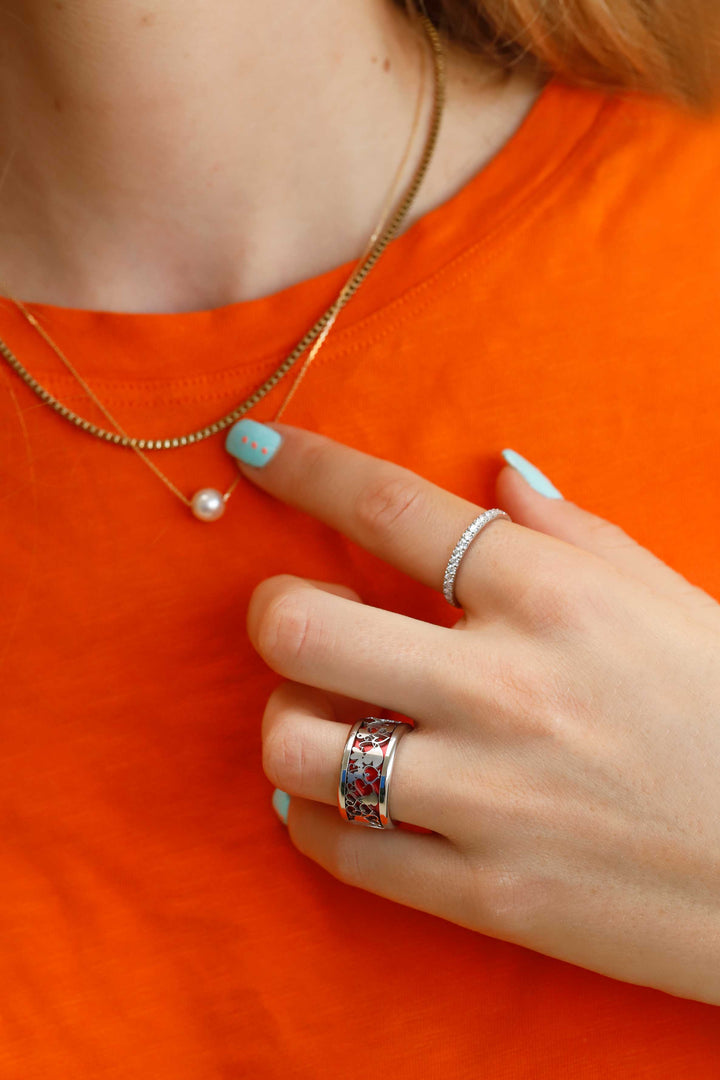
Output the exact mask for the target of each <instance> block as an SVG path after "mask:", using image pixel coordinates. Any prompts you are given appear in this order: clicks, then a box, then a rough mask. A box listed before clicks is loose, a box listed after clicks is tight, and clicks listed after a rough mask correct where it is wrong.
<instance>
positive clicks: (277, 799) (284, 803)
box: [272, 788, 290, 825]
mask: <svg viewBox="0 0 720 1080" xmlns="http://www.w3.org/2000/svg"><path fill="white" fill-rule="evenodd" d="M272 804H273V809H274V811H275V813H276V814H277V816H278V817H279V818H280V820H281V821H282V823H283V825H287V816H288V807H289V805H290V796H289V795H288V793H287V791H281V790H280V788H275V790H274V791H273V796H272Z"/></svg>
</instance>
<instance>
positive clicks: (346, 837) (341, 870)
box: [328, 825, 367, 886]
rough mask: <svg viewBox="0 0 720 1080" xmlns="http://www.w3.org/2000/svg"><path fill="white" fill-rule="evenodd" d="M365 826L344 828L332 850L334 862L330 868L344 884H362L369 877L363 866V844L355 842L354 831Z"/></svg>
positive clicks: (334, 875)
mask: <svg viewBox="0 0 720 1080" xmlns="http://www.w3.org/2000/svg"><path fill="white" fill-rule="evenodd" d="M365 827H366V826H363V825H352V826H350V828H349V829H347V830H342V831H341V832H340V834H339V835H338V838H337V842H336V843H335V846H334V849H333V852H332V864H331V866H330V867H329V868H328V869H329V870H330V872H331V874H332V875H333V877H336V878H337V879H338V881H341V882H342V883H343V885H355V886H361V885H362V883H363V881H364V880H365V879H366V877H367V874H366V873H365V872H364V868H363V860H362V855H361V845H359V844H357V843H354V842H353V841H355V839H356V837H355V836H354V834H353V832H352V830H353V829H362V828H365Z"/></svg>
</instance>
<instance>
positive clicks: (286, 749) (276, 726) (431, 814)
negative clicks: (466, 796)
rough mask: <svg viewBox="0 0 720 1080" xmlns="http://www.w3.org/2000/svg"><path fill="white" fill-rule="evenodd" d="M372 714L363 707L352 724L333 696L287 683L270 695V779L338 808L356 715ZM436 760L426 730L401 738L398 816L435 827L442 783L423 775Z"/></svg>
mask: <svg viewBox="0 0 720 1080" xmlns="http://www.w3.org/2000/svg"><path fill="white" fill-rule="evenodd" d="M368 715H373V713H368V712H367V711H365V710H361V711H358V712H357V714H356V715H355V716H354V717H353V718H352V721H351V722H350V723H349V724H348V723H339V722H337V719H336V716H335V714H334V709H333V706H332V704H331V702H330V700H329V699H328V697H327V696H326V695H325V694H323V693H322V692H321V691H318V690H315V689H313V688H312V687H308V686H302V685H300V684H298V683H292V682H286V683H282V684H281V685H280V686H279V687H278V688H277V689H276V690H274V691H273V693H272V694H271V695H270V698H269V699H268V703H267V706H266V708H265V713H264V715H263V722H262V739H263V769H264V772H265V775H266V776H267V778H268V780H270V782H271V783H272V784H274V785H275V787H278V788H280V790H281V791H285V792H287V794H288V795H290V796H293V797H295V796H299V797H301V798H303V799H312V800H314V801H316V802H322V803H325V804H326V805H328V806H335V807H336V808H337V806H338V785H339V781H340V767H341V762H342V756H343V750H344V749H345V744H346V742H347V738H348V735H349V733H350V728H351V727H352V724H353V723H354V722H355V720H359V719H360V717H362V716H368ZM376 715H377V713H376ZM411 735H412V738H410V736H411ZM437 762H438V751H437V747H436V746H435V740H429V737H428V735H427V733H425V732H421V731H413V732H408V733H406V735H405V736H403V737H402V738H401V739H400V740H399V741H398V744H397V747H396V750H395V764H394V766H393V778H392V783H393V787H392V806H391V814H392V818H393V821H396V822H397V821H400V822H408V823H409V824H412V825H419V826H422V827H423V828H426V829H431V830H435V826H436V825H437V824H438V822H439V820H440V817H439V816H438V815H439V813H441V810H442V808H441V807H440V806H438V805H437V803H438V798H441V796H439V794H438V791H437V785H433V784H428V783H427V781H426V779H424V777H425V774H426V773H427V771H428V769H429V768H430V767H437ZM338 813H339V812H338Z"/></svg>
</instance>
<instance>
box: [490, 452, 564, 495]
mask: <svg viewBox="0 0 720 1080" xmlns="http://www.w3.org/2000/svg"><path fill="white" fill-rule="evenodd" d="M502 456H503V457H504V458H505V460H506V461H507V463H508V465H512V467H513V469H517V471H518V472H519V473H520V475H521V476H522V477H523V479H524V480H526V481H527V482H528V484H529V485H530V487H531V488H532V489H533V490H534V491H537V492H539V493H540V494H541V495H544V496H545V497H546V498H547V499H562V498H563V495H561V493H560V492H559V491H558V489H557V488H556V487H555V485H554V484H552V483H551V482H550V481H549V480H548V478H547V476H546V475H545V473H541V472H540V470H539V469H538V468H537V467H536V466H535V465H533V464H532V462H530V461H528V460H527V458H524V457H523V456H522V454H518V452H517V450H503V452H502Z"/></svg>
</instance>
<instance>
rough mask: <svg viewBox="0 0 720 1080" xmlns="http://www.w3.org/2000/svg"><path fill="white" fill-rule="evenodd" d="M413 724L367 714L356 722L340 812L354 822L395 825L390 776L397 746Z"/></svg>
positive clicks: (344, 769) (341, 785)
mask: <svg viewBox="0 0 720 1080" xmlns="http://www.w3.org/2000/svg"><path fill="white" fill-rule="evenodd" d="M412 730H413V728H412V725H411V724H406V723H404V722H403V721H402V720H386V719H382V718H381V717H377V716H363V717H362V719H360V720H358V721H357V722H356V723H355V724H353V726H352V728H351V729H350V734H349V735H348V738H347V742H346V743H345V750H344V751H343V756H342V764H341V766H340V783H339V785H338V808H339V810H340V816H341V817H343V818H344V819H345V821H350V822H352V823H353V824H354V825H367V826H368V827H369V828H371V829H393V828H394V827H395V826H394V824H393V821H392V818H391V817H390V810H389V805H388V803H389V798H390V777H391V775H392V770H393V764H394V761H395V749H396V747H397V744H398V742H399V740H400V738H401V737H402V736H403V735H404V734H405V732H406V731H412Z"/></svg>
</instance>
